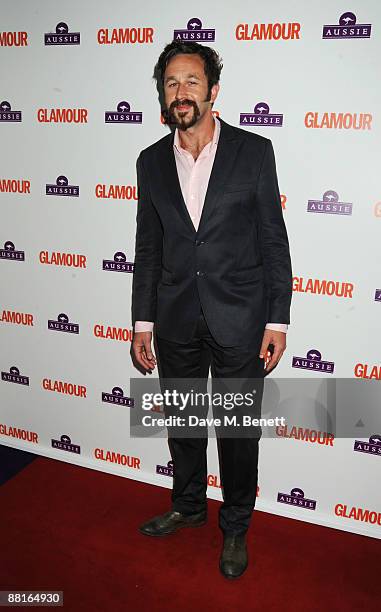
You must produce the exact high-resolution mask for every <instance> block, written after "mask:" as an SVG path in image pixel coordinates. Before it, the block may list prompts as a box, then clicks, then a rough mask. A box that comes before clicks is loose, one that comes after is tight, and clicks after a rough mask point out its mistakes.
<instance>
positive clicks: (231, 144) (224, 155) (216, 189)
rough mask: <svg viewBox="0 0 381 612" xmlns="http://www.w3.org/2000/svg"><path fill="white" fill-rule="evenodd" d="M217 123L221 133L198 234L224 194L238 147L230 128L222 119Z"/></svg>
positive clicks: (232, 130)
mask: <svg viewBox="0 0 381 612" xmlns="http://www.w3.org/2000/svg"><path fill="white" fill-rule="evenodd" d="M219 121H220V122H221V132H220V137H219V140H218V145H217V151H216V156H215V158H214V163H213V167H212V171H211V174H210V179H209V183H208V189H207V191H206V195H205V201H204V207H203V209H202V213H201V219H200V224H199V226H198V232H199V231H201V229H202V228H203V226H204V225H205V224H206V223H207V222H208V219H209V218H210V217H211V215H212V213H213V211H214V209H215V207H216V206H217V204H218V202H219V200H220V199H221V197H222V195H223V193H224V186H225V183H226V182H227V180H228V179H229V176H230V173H231V171H232V169H233V167H234V164H235V161H236V157H237V153H238V149H239V145H240V138H239V136H238V135H237V133H236V132H235V130H234V129H233V128H232V126H230V125H229V124H228V123H225V121H223V120H222V119H219Z"/></svg>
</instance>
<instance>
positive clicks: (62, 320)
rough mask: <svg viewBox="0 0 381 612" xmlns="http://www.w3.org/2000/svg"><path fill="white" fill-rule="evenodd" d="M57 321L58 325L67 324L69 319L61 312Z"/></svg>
mask: <svg viewBox="0 0 381 612" xmlns="http://www.w3.org/2000/svg"><path fill="white" fill-rule="evenodd" d="M57 321H59V322H60V323H69V317H68V316H67V314H65V313H64V312H61V313H60V314H59V315H58V317H57Z"/></svg>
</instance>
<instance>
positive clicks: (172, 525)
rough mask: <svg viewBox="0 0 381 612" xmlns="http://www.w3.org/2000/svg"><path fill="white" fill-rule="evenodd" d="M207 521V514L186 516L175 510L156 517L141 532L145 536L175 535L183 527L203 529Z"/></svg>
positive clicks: (140, 529) (142, 526)
mask: <svg viewBox="0 0 381 612" xmlns="http://www.w3.org/2000/svg"><path fill="white" fill-rule="evenodd" d="M206 521H207V513H206V512H199V513H198V514H192V515H185V514H181V512H176V511H175V510H170V511H169V512H166V513H165V514H160V515H159V516H155V517H154V518H153V519H151V520H150V521H148V522H147V523H143V525H140V527H139V531H140V533H143V534H144V535H150V536H166V535H170V534H172V533H175V532H176V531H178V530H179V529H181V528H182V527H201V526H202V525H205V523H206Z"/></svg>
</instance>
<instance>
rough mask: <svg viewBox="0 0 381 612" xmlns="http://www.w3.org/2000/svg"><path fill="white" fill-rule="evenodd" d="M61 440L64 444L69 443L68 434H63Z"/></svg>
mask: <svg viewBox="0 0 381 612" xmlns="http://www.w3.org/2000/svg"><path fill="white" fill-rule="evenodd" d="M61 442H64V443H65V444H71V440H70V438H69V436H65V434H63V435H62V436H61Z"/></svg>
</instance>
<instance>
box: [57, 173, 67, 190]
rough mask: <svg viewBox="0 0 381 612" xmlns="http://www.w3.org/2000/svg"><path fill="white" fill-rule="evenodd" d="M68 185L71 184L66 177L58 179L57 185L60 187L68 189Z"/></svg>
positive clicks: (62, 176)
mask: <svg viewBox="0 0 381 612" xmlns="http://www.w3.org/2000/svg"><path fill="white" fill-rule="evenodd" d="M68 184H69V181H68V180H67V178H66V176H64V175H63V174H62V175H61V176H58V177H57V180H56V185H59V186H60V187H67V185H68Z"/></svg>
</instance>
